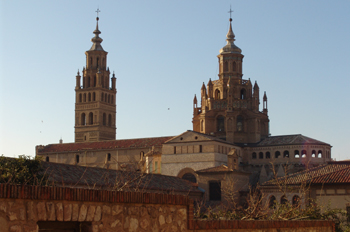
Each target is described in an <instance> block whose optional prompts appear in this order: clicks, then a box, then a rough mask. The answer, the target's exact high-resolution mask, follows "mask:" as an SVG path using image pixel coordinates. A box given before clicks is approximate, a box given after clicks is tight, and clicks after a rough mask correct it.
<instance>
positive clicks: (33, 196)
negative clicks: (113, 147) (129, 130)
mask: <svg viewBox="0 0 350 232" xmlns="http://www.w3.org/2000/svg"><path fill="white" fill-rule="evenodd" d="M72 222H76V223H78V224H80V225H81V228H82V231H83V232H85V231H86V232H87V231H88V232H99V231H106V232H109V231H135V232H138V231H154V232H157V231H162V232H163V231H164V232H165V231H222V232H229V231H230V232H239V231H242V232H243V231H251V232H258V231H265V232H275V231H276V232H277V231H286V232H287V231H288V232H289V231H290V232H292V231H293V232H304V231H305V232H306V231H320V232H332V231H333V228H334V223H333V222H330V221H287V222H285V221H223V220H221V221H220V220H216V221H206V220H194V219H193V201H192V200H190V199H189V198H188V197H186V196H180V195H166V194H157V193H140V192H132V193H130V192H115V191H107V190H88V189H78V188H64V187H41V186H19V185H6V184H0V232H7V231H10V232H22V231H23V232H38V231H40V228H39V226H41V225H46V226H52V227H54V228H56V226H63V225H71V223H72ZM38 225H39V226H38Z"/></svg>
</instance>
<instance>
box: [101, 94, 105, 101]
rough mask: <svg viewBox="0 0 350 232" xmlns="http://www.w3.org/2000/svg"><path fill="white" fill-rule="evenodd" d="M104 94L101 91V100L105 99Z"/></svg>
mask: <svg viewBox="0 0 350 232" xmlns="http://www.w3.org/2000/svg"><path fill="white" fill-rule="evenodd" d="M103 96H104V95H103V93H101V101H103Z"/></svg>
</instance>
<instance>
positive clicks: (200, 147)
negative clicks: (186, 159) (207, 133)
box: [199, 145, 202, 153]
mask: <svg viewBox="0 0 350 232" xmlns="http://www.w3.org/2000/svg"><path fill="white" fill-rule="evenodd" d="M199 153H202V145H199Z"/></svg>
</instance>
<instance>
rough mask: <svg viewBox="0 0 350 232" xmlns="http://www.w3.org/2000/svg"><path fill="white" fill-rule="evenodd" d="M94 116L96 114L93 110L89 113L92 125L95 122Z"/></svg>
mask: <svg viewBox="0 0 350 232" xmlns="http://www.w3.org/2000/svg"><path fill="white" fill-rule="evenodd" d="M93 118H94V115H93V113H92V112H90V113H89V124H90V125H92V124H94V120H93Z"/></svg>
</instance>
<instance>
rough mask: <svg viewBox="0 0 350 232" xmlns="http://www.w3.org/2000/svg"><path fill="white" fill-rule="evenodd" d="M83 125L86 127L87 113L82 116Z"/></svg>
mask: <svg viewBox="0 0 350 232" xmlns="http://www.w3.org/2000/svg"><path fill="white" fill-rule="evenodd" d="M81 125H82V126H85V125H86V116H85V113H82V114H81Z"/></svg>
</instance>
